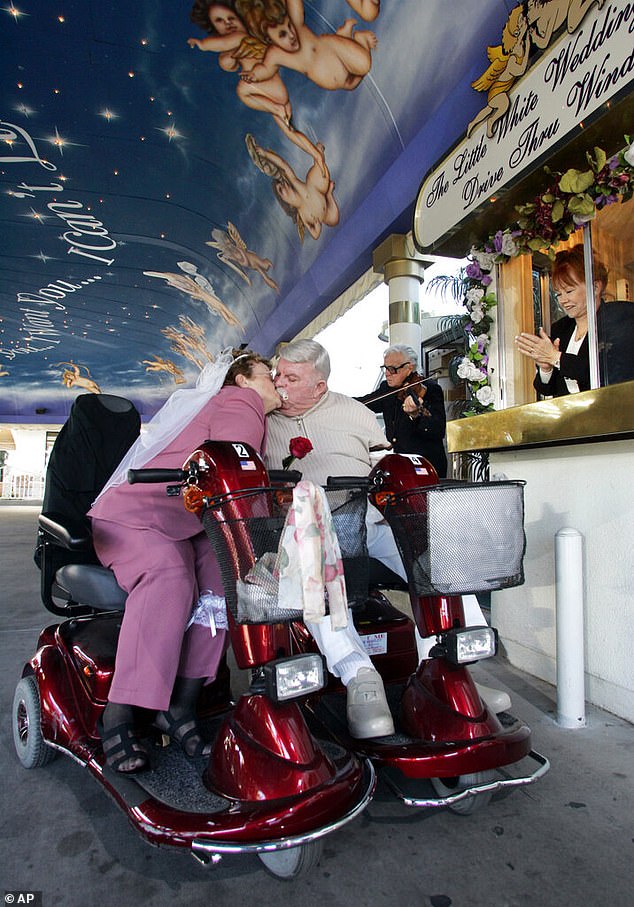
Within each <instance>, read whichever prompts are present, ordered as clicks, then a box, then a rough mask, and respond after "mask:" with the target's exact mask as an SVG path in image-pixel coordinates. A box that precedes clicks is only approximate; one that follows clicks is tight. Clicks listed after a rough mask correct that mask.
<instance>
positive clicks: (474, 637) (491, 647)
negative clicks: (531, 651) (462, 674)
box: [429, 627, 498, 665]
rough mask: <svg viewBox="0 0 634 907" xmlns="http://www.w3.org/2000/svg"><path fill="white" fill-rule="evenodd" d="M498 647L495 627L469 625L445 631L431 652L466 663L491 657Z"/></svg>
mask: <svg viewBox="0 0 634 907" xmlns="http://www.w3.org/2000/svg"><path fill="white" fill-rule="evenodd" d="M497 647H498V634H497V630H495V629H494V628H493V627H467V628H466V629H464V630H448V631H447V632H446V633H443V634H442V635H441V637H440V643H439V644H438V645H436V646H434V647H433V649H432V650H431V652H430V653H429V654H430V655H443V656H444V657H445V658H447V659H449V661H451V662H453V663H454V664H457V665H465V664H470V663H471V662H473V661H480V660H481V659H483V658H491V657H492V656H493V655H495V653H496V652H497Z"/></svg>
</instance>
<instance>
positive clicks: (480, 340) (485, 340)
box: [474, 334, 491, 349]
mask: <svg viewBox="0 0 634 907" xmlns="http://www.w3.org/2000/svg"><path fill="white" fill-rule="evenodd" d="M474 339H475V342H476V344H477V345H478V346H480V347H482V349H484V348H485V347H486V346H488V345H489V343H490V342H491V338H490V337H489V335H488V334H478V336H477V337H475V338H474Z"/></svg>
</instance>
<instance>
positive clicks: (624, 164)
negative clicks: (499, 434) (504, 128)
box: [456, 136, 634, 416]
mask: <svg viewBox="0 0 634 907" xmlns="http://www.w3.org/2000/svg"><path fill="white" fill-rule="evenodd" d="M625 140H626V142H627V145H626V146H625V147H624V148H622V149H621V151H619V152H618V153H617V154H615V155H613V156H612V157H610V158H608V157H607V155H606V153H605V152H604V151H603V150H602V149H601V148H595V149H594V155H592V154H590V153H588V154H586V160H587V163H588V168H587V169H585V170H574V169H571V170H567V171H566V172H565V173H556V172H553V171H551V170H550V169H549V168H548V167H546V168H544V169H545V171H546V173H547V174H548V175H549V176H550V177H551V180H550V182H549V184H548V185H547V187H546V189H545V191H544V192H542V193H541V194H540V195H538V196H537V197H536V198H534V199H533V200H532V201H531V202H529V203H528V204H525V205H518V206H517V207H516V210H517V212H518V214H519V217H518V220H517V223H516V224H514V225H513V226H512V227H509V228H507V229H506V230H498V231H497V233H495V234H494V235H493V236H490V237H489V238H488V239H487V240H486V241H485V242H484V243H483V245H482V246H481V247H480V248H476V247H473V248H472V249H471V251H470V253H469V256H468V258H469V264H468V265H467V267H466V268H465V269H464V272H463V273H462V274H461V286H462V289H463V304H464V306H465V308H466V313H465V314H464V315H463V316H462V317H461V323H462V326H463V328H464V331H465V334H466V337H467V343H468V348H467V354H466V356H463V357H462V358H461V359H460V361H459V362H458V365H457V369H456V374H457V376H458V378H461V379H463V380H465V381H466V382H467V386H468V388H469V400H468V402H467V406H466V408H465V409H464V411H463V413H462V415H463V416H473V415H477V414H479V413H484V412H490V411H491V410H493V408H494V407H493V399H494V395H493V389H492V387H491V384H490V380H489V368H488V364H489V357H488V353H487V350H488V347H489V344H490V342H491V325H492V324H493V318H492V317H491V314H490V311H491V309H493V308H494V307H495V306H496V305H497V299H496V297H495V294H494V293H493V292H492V291H491V290H490V289H489V287H490V286H491V284H492V283H493V277H492V272H493V271H494V268H495V266H496V265H497V264H502V263H504V262H506V261H508V260H509V259H510V258H513V257H515V256H516V255H522V254H524V253H527V252H528V253H532V252H538V251H540V250H543V251H544V252H546V253H547V255H548V256H549V258H551V259H553V258H554V257H555V249H554V247H555V246H556V245H557V244H558V243H560V242H563V241H566V240H567V239H568V238H569V237H570V235H571V234H572V233H574V232H575V231H576V230H578V229H579V227H581V226H583V224H585V223H587V222H588V221H590V220H592V219H593V218H594V217H595V216H596V213H597V211H600V210H601V209H602V208H605V207H606V206H607V205H612V204H614V203H615V202H619V201H627V200H628V199H630V198H631V197H632V195H634V143H632V144H630V139H629V137H628V136H626V137H625Z"/></svg>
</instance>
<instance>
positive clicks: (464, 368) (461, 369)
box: [458, 356, 471, 381]
mask: <svg viewBox="0 0 634 907" xmlns="http://www.w3.org/2000/svg"><path fill="white" fill-rule="evenodd" d="M470 373H471V360H470V359H467V358H466V356H465V358H464V359H463V360H462V362H461V363H460V365H459V366H458V377H459V378H462V379H463V380H465V381H466V380H468V378H469V375H470Z"/></svg>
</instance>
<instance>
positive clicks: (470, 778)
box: [430, 772, 495, 816]
mask: <svg viewBox="0 0 634 907" xmlns="http://www.w3.org/2000/svg"><path fill="white" fill-rule="evenodd" d="M494 778H495V772H474V773H473V774H471V775H457V776H456V777H455V778H431V779H430V780H431V783H432V786H433V788H434V790H435V792H436V793H437V794H438V796H439V797H450V796H451V795H452V794H457V793H459V792H460V791H461V790H466V789H467V788H468V787H473V786H474V785H476V784H486V783H488V782H489V781H493V780H494ZM492 796H493V791H487V792H486V793H483V794H477V795H474V796H472V797H465V798H464V799H463V800H458V801H457V802H456V803H452V804H451V805H450V806H448V807H447V808H448V809H450V810H451V812H453V813H456V814H457V815H458V816H471V815H473V813H475V812H478V810H481V809H484V808H485V806H488V805H489V803H490V802H491V798H492Z"/></svg>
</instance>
